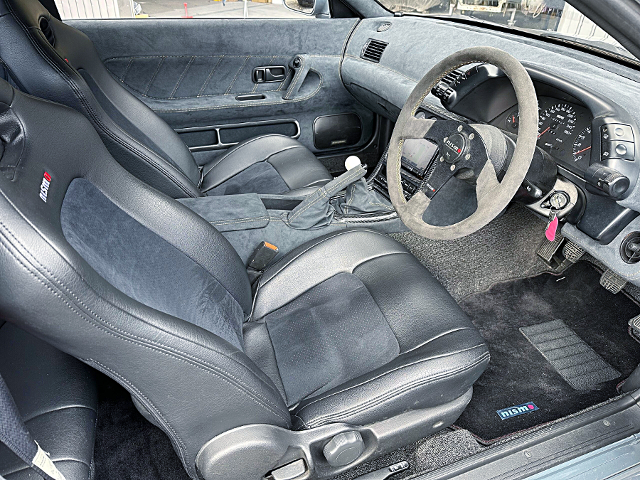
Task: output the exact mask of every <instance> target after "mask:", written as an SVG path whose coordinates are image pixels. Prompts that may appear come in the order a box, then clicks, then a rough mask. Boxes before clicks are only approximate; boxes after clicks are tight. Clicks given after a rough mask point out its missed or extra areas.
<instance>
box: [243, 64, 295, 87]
mask: <svg viewBox="0 0 640 480" xmlns="http://www.w3.org/2000/svg"><path fill="white" fill-rule="evenodd" d="M286 76H287V67H285V66H282V65H278V66H272V67H271V66H270V67H256V68H254V69H253V73H252V75H251V77H252V79H253V83H272V82H282V81H283V80H284V79H285V78H286Z"/></svg>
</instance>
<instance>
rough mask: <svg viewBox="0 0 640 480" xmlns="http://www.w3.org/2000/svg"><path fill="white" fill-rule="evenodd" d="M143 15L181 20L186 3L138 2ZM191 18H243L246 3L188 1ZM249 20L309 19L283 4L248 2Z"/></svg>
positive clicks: (155, 0) (220, 0) (170, 0)
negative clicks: (224, 3)
mask: <svg viewBox="0 0 640 480" xmlns="http://www.w3.org/2000/svg"><path fill="white" fill-rule="evenodd" d="M138 3H139V4H140V6H141V7H142V13H143V14H148V15H149V17H154V18H181V17H182V16H184V14H185V12H184V2H182V1H180V0H153V1H138ZM187 8H188V11H189V16H193V18H207V17H208V18H243V16H244V2H242V1H230V0H227V1H226V5H223V4H222V0H219V1H214V0H187ZM247 10H248V15H247V17H248V18H299V19H304V18H309V17H308V16H307V15H303V14H301V13H298V12H294V11H292V10H289V9H288V8H287V7H285V6H284V5H283V4H282V3H279V4H278V3H258V2H251V1H248V2H247Z"/></svg>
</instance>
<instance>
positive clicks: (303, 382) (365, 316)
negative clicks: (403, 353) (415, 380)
mask: <svg viewBox="0 0 640 480" xmlns="http://www.w3.org/2000/svg"><path fill="white" fill-rule="evenodd" d="M263 321H264V322H265V323H266V324H267V328H268V330H269V336H270V337H271V341H272V343H273V347H274V351H275V355H276V361H277V363H278V367H279V371H280V376H281V377H282V383H283V386H284V389H285V392H286V397H287V403H288V404H289V405H293V404H296V403H298V402H299V401H300V400H302V399H303V398H305V397H309V396H313V395H320V394H322V393H324V392H326V391H328V390H330V389H332V388H334V387H337V386H338V385H341V384H342V383H343V382H345V381H348V380H351V379H352V378H355V377H358V376H360V375H364V374H366V373H369V372H370V371H371V370H372V369H375V368H378V367H381V366H383V365H384V364H386V363H388V362H390V361H391V360H393V359H394V358H396V357H397V356H398V354H399V353H400V347H399V345H398V341H397V339H396V337H395V335H394V334H393V331H392V330H391V328H390V327H389V323H388V322H387V321H386V320H385V317H384V315H383V313H382V312H381V311H380V308H379V307H378V305H377V304H376V302H375V300H374V298H373V297H372V296H371V293H369V291H368V290H367V288H366V287H365V285H364V284H363V283H362V281H361V280H360V279H359V278H358V277H357V276H355V275H353V274H351V273H338V274H337V275H335V276H333V277H331V278H329V279H328V280H325V281H324V282H321V283H319V284H318V285H317V286H316V287H314V288H312V289H311V290H309V291H307V292H305V293H303V294H302V295H300V296H299V297H297V298H296V299H295V300H294V301H292V302H291V303H289V304H287V305H285V306H284V307H282V308H280V309H278V310H276V311H275V312H272V313H270V314H268V315H266V316H265V317H264V319H263Z"/></svg>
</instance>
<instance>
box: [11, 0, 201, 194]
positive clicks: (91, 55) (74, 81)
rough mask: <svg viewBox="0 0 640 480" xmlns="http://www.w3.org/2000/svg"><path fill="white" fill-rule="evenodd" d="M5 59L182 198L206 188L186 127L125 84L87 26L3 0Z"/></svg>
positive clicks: (135, 168)
mask: <svg viewBox="0 0 640 480" xmlns="http://www.w3.org/2000/svg"><path fill="white" fill-rule="evenodd" d="M0 59H1V61H2V63H4V65H5V69H6V70H7V71H8V72H9V75H10V77H11V78H12V79H13V80H14V81H15V83H16V85H17V86H18V87H19V88H20V89H21V90H23V91H24V92H26V93H29V94H31V95H35V96H37V97H40V98H45V99H47V100H51V101H53V102H56V103H61V104H63V105H67V106H69V107H72V108H74V109H76V110H78V111H79V112H81V113H82V114H83V115H85V116H86V117H87V118H88V119H89V120H90V121H91V123H92V124H93V126H94V128H95V129H96V131H97V132H98V133H99V134H100V137H101V138H102V141H103V142H104V144H105V145H106V147H107V148H108V150H109V152H110V153H111V154H112V156H113V157H114V158H115V159H116V160H117V161H118V162H119V163H120V164H122V165H123V166H124V167H125V168H126V169H127V170H129V171H130V172H131V173H133V174H134V175H135V176H137V177H138V178H140V179H142V180H143V181H144V182H145V183H148V184H149V185H151V186H153V187H155V188H157V189H158V190H160V191H162V192H164V193H166V194H167V195H170V196H172V197H174V198H181V197H196V196H199V195H200V192H199V190H198V188H197V187H198V182H199V181H200V172H199V170H198V166H197V165H196V162H195V160H194V158H193V156H192V155H191V152H190V151H189V149H188V148H187V146H186V145H185V144H184V142H182V140H180V138H179V137H178V134H177V133H176V132H175V131H174V130H173V129H171V127H169V125H167V123H166V122H165V121H164V120H162V119H161V118H160V117H159V116H158V115H156V114H155V112H153V111H152V110H151V109H150V108H148V107H147V106H146V105H145V104H144V103H142V102H141V101H140V100H138V99H137V98H136V97H134V96H133V95H131V94H130V93H129V92H128V91H127V90H125V88H124V87H123V86H122V85H120V84H119V83H118V82H117V81H116V80H115V79H114V78H113V77H112V76H111V74H110V73H109V72H108V70H107V69H106V67H105V66H104V65H103V63H102V61H101V60H100V57H99V56H98V52H97V51H96V49H95V47H94V46H93V43H92V42H91V40H89V38H88V37H87V36H86V35H85V34H84V33H82V32H80V31H78V30H76V29H74V28H72V27H70V26H68V25H65V24H64V23H63V22H61V21H59V20H57V19H56V18H53V17H52V16H51V15H50V14H49V12H48V11H47V10H46V9H45V8H44V7H43V6H42V5H41V4H40V2H39V1H38V0H0Z"/></svg>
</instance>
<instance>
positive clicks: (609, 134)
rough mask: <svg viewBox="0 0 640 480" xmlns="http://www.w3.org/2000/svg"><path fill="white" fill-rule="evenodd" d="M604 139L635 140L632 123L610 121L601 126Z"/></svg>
mask: <svg viewBox="0 0 640 480" xmlns="http://www.w3.org/2000/svg"><path fill="white" fill-rule="evenodd" d="M600 132H601V134H602V140H603V141H609V140H621V141H623V142H633V141H634V138H633V129H632V128H631V125H626V124H624V123H610V124H607V125H603V126H602V127H600Z"/></svg>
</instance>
